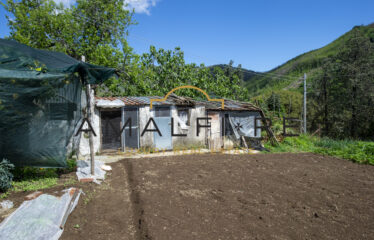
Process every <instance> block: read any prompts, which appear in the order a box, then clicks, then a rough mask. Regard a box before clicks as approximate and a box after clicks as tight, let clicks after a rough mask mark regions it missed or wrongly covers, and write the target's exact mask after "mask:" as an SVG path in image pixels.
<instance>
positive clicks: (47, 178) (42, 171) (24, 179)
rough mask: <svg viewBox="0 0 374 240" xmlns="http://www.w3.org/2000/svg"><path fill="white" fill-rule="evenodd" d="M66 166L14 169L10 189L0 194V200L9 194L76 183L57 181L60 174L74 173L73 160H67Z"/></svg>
mask: <svg viewBox="0 0 374 240" xmlns="http://www.w3.org/2000/svg"><path fill="white" fill-rule="evenodd" d="M67 165H68V167H67V168H36V167H22V168H16V169H14V170H13V171H12V174H13V175H14V178H13V182H12V188H11V189H9V190H8V191H7V192H5V193H0V199H3V198H7V197H8V196H9V194H10V193H11V192H26V191H37V190H41V189H46V188H51V187H54V186H58V185H63V186H65V187H66V186H69V185H72V184H74V183H76V180H75V179H74V178H69V179H67V180H66V181H64V182H61V181H59V177H60V175H61V174H64V173H69V172H74V171H76V161H75V160H74V159H68V160H67Z"/></svg>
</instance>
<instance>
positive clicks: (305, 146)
mask: <svg viewBox="0 0 374 240" xmlns="http://www.w3.org/2000/svg"><path fill="white" fill-rule="evenodd" d="M265 147H266V148H268V149H269V150H270V152H273V153H274V152H312V153H320V154H323V155H329V156H335V157H339V158H344V159H348V160H351V161H354V162H358V163H368V164H372V165H374V142H365V141H354V140H332V139H329V138H319V137H311V136H309V135H301V136H299V137H286V138H285V139H284V140H283V142H281V143H280V144H279V146H275V147H274V146H271V144H269V143H267V144H265Z"/></svg>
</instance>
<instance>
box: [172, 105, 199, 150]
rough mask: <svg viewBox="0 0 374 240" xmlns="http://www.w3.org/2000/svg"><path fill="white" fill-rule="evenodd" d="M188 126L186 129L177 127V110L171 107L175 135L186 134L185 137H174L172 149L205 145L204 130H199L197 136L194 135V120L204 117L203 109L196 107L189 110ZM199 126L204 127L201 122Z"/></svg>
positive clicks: (195, 126)
mask: <svg viewBox="0 0 374 240" xmlns="http://www.w3.org/2000/svg"><path fill="white" fill-rule="evenodd" d="M189 111H190V114H189V115H190V126H189V128H188V129H181V127H180V126H178V121H177V117H178V108H177V107H176V106H173V107H172V117H173V118H174V133H175V134H187V136H186V137H182V136H180V137H179V136H174V137H172V140H173V147H174V148H188V147H203V146H205V145H206V140H205V139H206V138H205V136H206V128H200V133H199V136H197V134H196V129H197V124H196V119H197V118H199V117H206V115H205V107H203V106H196V107H195V108H190V109H189ZM200 125H205V122H204V121H203V120H200Z"/></svg>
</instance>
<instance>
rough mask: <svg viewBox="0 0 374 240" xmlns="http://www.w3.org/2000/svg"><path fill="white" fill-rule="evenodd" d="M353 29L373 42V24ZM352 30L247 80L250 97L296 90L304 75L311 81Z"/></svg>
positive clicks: (342, 45) (341, 45) (349, 35)
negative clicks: (276, 91) (278, 91)
mask: <svg viewBox="0 0 374 240" xmlns="http://www.w3.org/2000/svg"><path fill="white" fill-rule="evenodd" d="M353 29H356V30H358V31H360V33H362V34H363V35H364V36H365V37H367V38H369V39H370V41H371V42H374V24H371V25H368V26H356V27H354V28H353ZM353 29H352V30H351V31H349V32H347V33H345V34H344V35H342V36H341V37H339V38H338V39H336V40H335V41H333V42H332V43H330V44H328V45H326V46H325V47H322V48H319V49H316V50H312V51H310V52H307V53H304V54H301V55H299V56H297V57H295V58H293V59H291V60H289V61H288V62H286V63H284V64H282V65H280V66H278V67H276V68H274V69H272V70H271V71H268V72H265V73H263V74H257V75H255V76H252V77H249V78H247V79H246V80H245V81H244V82H245V86H246V87H247V88H248V91H249V93H250V94H251V96H257V95H260V94H263V93H269V92H270V91H275V90H281V89H285V90H290V89H297V88H298V87H300V85H301V83H302V81H301V79H302V76H303V74H304V73H307V75H308V81H313V77H314V76H315V75H316V74H318V72H319V71H320V69H321V66H322V65H323V63H324V60H325V59H327V58H329V57H333V56H336V55H337V53H338V52H339V49H342V48H344V47H345V45H346V42H347V40H349V39H350V38H352V37H353Z"/></svg>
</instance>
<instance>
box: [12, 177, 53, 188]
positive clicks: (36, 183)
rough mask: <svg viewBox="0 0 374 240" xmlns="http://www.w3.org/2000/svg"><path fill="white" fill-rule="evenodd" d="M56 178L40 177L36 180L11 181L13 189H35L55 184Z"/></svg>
mask: <svg viewBox="0 0 374 240" xmlns="http://www.w3.org/2000/svg"><path fill="white" fill-rule="evenodd" d="M57 180H58V178H57V177H56V178H41V179H37V180H26V181H20V182H13V191H15V192H22V191H37V190H40V189H45V188H50V187H54V186H57Z"/></svg>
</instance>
